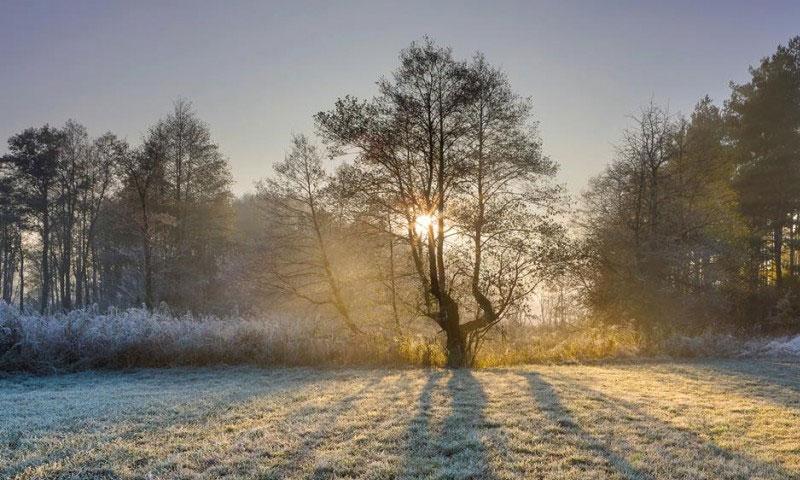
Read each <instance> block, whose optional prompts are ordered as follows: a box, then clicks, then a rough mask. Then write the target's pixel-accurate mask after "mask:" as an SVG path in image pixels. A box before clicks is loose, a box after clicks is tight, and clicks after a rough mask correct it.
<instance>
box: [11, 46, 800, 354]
mask: <svg viewBox="0 0 800 480" xmlns="http://www.w3.org/2000/svg"><path fill="white" fill-rule="evenodd" d="M751 74H752V78H751V80H750V81H749V82H747V83H744V84H742V85H732V93H731V97H730V98H729V99H728V100H727V101H726V102H725V103H724V105H722V106H717V105H715V104H714V103H713V102H712V101H711V100H710V99H708V98H704V99H702V100H701V101H700V102H699V103H698V104H697V106H696V108H695V110H694V111H693V112H692V113H691V115H690V116H689V117H684V116H682V115H675V114H672V113H670V112H669V111H668V110H667V109H666V108H663V107H660V106H658V105H655V104H650V105H648V106H646V107H645V108H643V109H642V110H641V112H640V113H639V114H638V115H636V116H635V117H634V121H633V126H632V127H631V128H630V129H628V130H627V131H626V132H625V134H624V137H623V140H622V141H621V142H620V144H619V148H618V150H617V154H616V157H615V159H614V161H613V162H612V163H611V164H610V165H609V166H608V167H607V168H606V170H605V171H604V172H603V173H602V174H601V175H599V176H598V177H596V178H594V179H593V180H592V181H591V184H590V187H589V189H588V190H587V191H586V193H585V195H584V199H583V200H584V202H583V205H584V209H583V211H582V212H580V214H576V215H572V216H570V215H568V210H567V208H566V206H567V202H566V198H565V195H564V192H563V190H562V189H561V188H560V187H559V185H558V184H557V183H556V182H555V174H556V172H557V169H558V165H557V164H556V163H555V162H554V161H553V160H551V159H550V158H548V157H547V156H546V155H544V153H543V151H542V143H541V140H540V138H539V136H538V134H537V131H536V122H535V121H534V117H533V110H532V107H531V102H530V100H528V99H526V98H524V97H521V96H519V95H517V94H516V93H515V92H514V90H513V88H512V86H511V84H510V82H509V80H508V78H507V76H506V75H505V74H504V72H502V71H501V70H500V69H498V68H496V67H494V66H492V65H491V64H490V63H488V61H487V60H486V59H485V58H484V57H483V56H482V55H480V54H476V55H475V56H473V57H472V58H470V59H465V60H464V59H458V58H455V57H454V56H453V53H452V51H451V50H450V49H448V48H443V47H441V46H438V45H436V44H435V43H434V42H432V41H430V40H429V39H425V40H423V41H421V42H416V43H413V44H411V46H409V47H408V48H407V49H405V50H403V51H402V52H401V54H400V57H399V65H398V67H397V69H396V70H395V71H394V72H393V73H392V75H391V76H389V77H386V78H384V79H382V80H380V81H379V82H378V84H377V85H378V91H377V94H376V95H375V96H374V97H372V98H368V99H357V98H353V97H350V96H344V97H341V98H339V99H338V100H336V101H335V102H333V103H332V105H331V106H330V108H329V109H327V110H324V111H322V112H320V113H318V114H317V115H316V116H315V121H316V127H317V132H316V133H317V134H318V136H319V138H320V139H321V141H322V145H315V144H314V142H313V141H312V140H310V139H309V138H308V137H306V136H304V135H297V136H295V137H294V138H293V140H292V144H291V147H290V149H289V151H288V153H287V155H286V157H285V158H284V159H283V161H280V162H277V163H275V164H274V166H273V167H274V168H273V171H272V172H271V173H270V172H267V171H265V172H264V173H265V175H266V179H265V180H264V181H262V182H260V183H259V184H258V185H257V189H256V192H255V193H254V194H248V195H244V196H242V197H240V198H234V197H233V196H232V195H231V192H230V190H229V185H230V174H229V167H228V164H227V161H226V159H225V158H224V156H223V155H222V154H221V153H220V149H219V148H218V146H217V145H216V144H215V143H214V142H213V139H212V135H211V132H210V130H209V128H208V126H207V125H206V124H205V123H203V122H202V121H201V120H200V119H199V118H198V116H197V115H196V114H195V112H194V111H193V109H192V107H191V105H190V104H189V103H188V102H187V101H184V100H179V101H177V102H175V105H174V108H173V111H172V112H171V113H170V114H169V115H167V116H166V117H165V118H163V119H162V120H159V121H158V122H156V123H155V124H154V125H152V126H151V127H150V128H149V129H147V133H146V134H145V135H144V137H143V138H142V139H141V141H140V142H139V143H138V144H137V145H133V146H132V145H129V144H128V143H127V142H126V141H124V140H122V139H119V138H117V137H116V136H114V135H113V134H111V133H108V134H105V135H102V136H101V137H99V138H96V139H92V138H90V137H89V135H88V134H87V132H86V129H85V128H84V127H82V126H81V125H79V124H78V123H76V122H73V121H70V122H68V123H67V124H66V125H64V126H63V127H60V128H54V127H50V126H44V127H41V128H31V129H27V130H25V131H23V132H21V133H19V134H17V135H14V136H12V137H11V138H10V139H9V142H8V145H9V152H8V153H7V154H6V155H4V156H3V157H2V162H0V209H1V210H0V228H2V237H1V238H0V278H2V298H3V300H4V301H5V302H6V303H15V304H18V305H19V306H20V308H22V309H24V310H26V311H33V310H36V311H39V312H44V313H54V312H63V311H69V310H71V309H75V308H82V307H87V306H93V305H97V306H98V307H99V309H101V310H103V311H105V310H106V309H108V307H129V306H137V307H138V306H142V305H143V306H145V307H146V308H147V309H149V310H163V309H166V308H168V309H169V310H171V311H173V312H188V311H191V312H195V313H216V314H223V315H230V314H234V313H240V314H251V313H253V314H263V313H264V312H270V313H271V314H272V315H275V314H279V313H280V312H286V311H291V312H293V313H295V314H299V315H300V316H302V317H303V318H306V319H308V318H311V319H313V318H320V319H322V320H321V321H319V322H316V323H315V326H314V327H313V328H312V329H311V330H309V332H310V333H309V332H307V333H308V334H309V335H314V336H315V338H334V336H338V338H339V339H341V338H343V337H352V338H360V336H362V335H364V334H368V335H370V337H369V338H370V339H371V340H370V341H371V342H376V341H385V342H386V345H389V344H390V343H391V342H392V341H393V340H392V339H397V338H401V337H403V338H409V336H408V335H409V334H410V335H417V334H422V335H423V336H424V337H427V339H426V340H425V341H423V342H421V343H420V344H421V345H422V344H424V345H429V344H432V343H431V342H430V341H429V340H430V339H434V338H436V340H435V341H436V342H439V343H441V345H442V346H443V348H444V351H445V352H446V355H447V363H448V364H450V365H467V364H472V363H474V362H475V359H476V355H477V353H478V350H479V349H480V347H481V345H483V344H484V343H485V342H486V341H490V340H491V341H494V340H497V339H498V338H503V339H505V338H507V336H506V333H507V332H508V331H509V328H510V327H511V326H515V325H516V326H522V325H523V324H525V325H527V326H526V328H518V329H517V330H515V331H516V332H527V333H525V335H533V333H530V332H531V331H532V330H531V329H530V324H531V323H532V319H533V320H535V319H536V317H537V315H538V317H539V320H540V322H539V323H547V324H548V326H547V328H545V329H544V330H546V329H550V330H547V332H549V333H552V332H553V331H555V330H554V329H553V328H552V327H556V329H558V328H561V327H563V326H565V325H566V326H568V327H569V328H570V329H572V327H574V326H576V324H578V323H584V325H585V324H589V326H590V327H591V329H592V331H597V330H598V327H599V329H601V330H602V329H603V327H604V326H607V325H618V326H622V327H625V328H626V329H628V330H626V331H631V330H630V328H633V329H635V331H636V332H638V333H637V335H638V334H641V336H642V338H646V339H653V340H657V339H658V338H659V337H660V336H668V335H670V334H674V333H700V332H704V331H709V330H713V331H718V330H720V329H722V328H726V329H739V330H741V331H747V332H754V331H758V332H762V333H771V332H778V331H786V330H792V329H793V330H796V329H797V327H798V324H797V320H796V319H797V318H800V267H799V266H798V262H800V252H798V251H799V250H800V238H798V237H799V235H798V228H800V181H799V180H800V37H798V38H795V39H792V40H791V41H790V42H789V44H788V45H787V46H781V47H779V48H778V50H777V51H776V52H775V54H774V55H772V56H770V57H768V58H765V59H764V60H763V61H762V62H761V63H760V65H758V66H757V67H754V68H753V69H752V70H751ZM329 159H333V160H334V161H333V162H331V161H329ZM569 221H571V222H572V224H573V225H574V228H573V229H572V231H571V232H570V229H567V228H566V227H565V223H566V222H569ZM575 292H578V293H579V294H580V295H576V294H575ZM578 301H581V302H582V303H578ZM533 323H535V322H533ZM606 330H607V331H611V330H610V329H606ZM617 330H619V329H617ZM343 332H344V335H343ZM570 332H573V333H574V329H573V330H570ZM549 333H548V334H549ZM561 333H562V334H563V333H564V332H563V331H562V332H561ZM573 333H570V335H572V334H573ZM436 336H438V337H436ZM364 338H366V337H364ZM517 340H519V339H517ZM423 363H424V362H423Z"/></svg>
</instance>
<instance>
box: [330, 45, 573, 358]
mask: <svg viewBox="0 0 800 480" xmlns="http://www.w3.org/2000/svg"><path fill="white" fill-rule="evenodd" d="M378 86H379V90H380V93H379V95H378V96H377V97H375V98H374V99H372V100H368V101H364V100H358V99H355V98H352V97H344V98H342V99H340V100H338V101H337V102H336V104H335V106H334V108H333V109H332V110H330V111H328V112H322V113H320V114H318V115H317V122H318V125H319V129H320V132H321V134H322V135H323V138H324V139H325V140H326V141H327V142H328V144H329V146H330V147H331V148H332V152H333V153H350V154H354V155H355V160H354V161H353V162H352V164H351V165H350V168H349V169H348V172H349V176H350V179H351V181H352V182H353V183H355V184H357V185H358V187H359V189H360V190H361V191H362V194H363V202H365V203H369V204H370V205H371V206H372V207H373V208H371V209H370V211H372V212H373V215H372V216H371V217H369V218H368V219H367V220H368V221H371V222H372V223H373V226H374V227H375V228H379V229H380V228H384V229H385V228H386V226H387V225H399V226H400V227H398V228H396V229H394V230H393V231H391V232H390V233H392V234H394V235H398V236H402V238H404V240H405V242H406V244H407V252H408V254H409V255H410V256H411V258H412V264H413V265H414V269H415V271H416V274H417V278H418V280H419V283H420V287H421V291H422V292H423V293H422V302H421V305H420V309H419V310H420V313H421V314H422V315H423V316H426V317H428V318H430V319H431V320H433V321H434V322H435V323H436V324H437V325H438V326H439V327H440V328H441V330H442V331H443V332H444V333H445V336H446V341H445V344H446V348H447V353H448V363H449V364H450V365H451V366H462V365H467V364H469V363H471V362H472V361H473V360H474V354H475V352H476V351H477V348H478V347H479V345H480V341H481V339H482V338H483V336H484V335H485V334H486V332H488V331H489V330H490V329H491V328H492V327H493V326H495V325H497V323H498V322H499V321H500V320H501V319H502V318H503V315H504V314H505V313H506V312H508V311H510V310H512V309H513V308H522V307H523V305H522V304H523V303H524V296H525V295H524V293H526V292H528V291H529V290H530V289H531V288H532V286H533V285H535V284H536V282H537V281H538V280H539V279H541V277H542V273H543V271H542V268H543V267H544V266H545V265H552V262H545V261H544V258H545V257H546V256H550V255H552V254H553V252H554V251H556V249H554V248H552V240H553V239H554V238H556V237H557V235H556V233H557V231H558V228H557V227H556V225H555V223H554V222H553V221H552V217H551V214H552V213H553V212H552V210H553V207H554V206H555V205H556V204H557V200H558V199H557V189H555V188H552V187H551V186H550V185H549V182H548V180H549V178H550V177H551V176H552V175H553V174H554V172H555V165H554V164H553V163H552V162H551V161H550V160H548V159H547V158H546V157H544V156H543V155H542V153H541V149H540V145H539V141H538V138H537V136H536V134H535V131H534V129H533V126H534V125H533V124H532V122H531V115H530V105H529V103H528V101H527V100H525V99H522V98H519V97H517V96H516V95H514V94H513V93H512V91H511V89H510V85H509V83H508V80H507V78H506V77H505V75H503V74H502V72H500V71H498V70H497V69H494V68H492V67H490V66H489V65H488V64H487V63H486V61H485V60H484V59H483V57H481V56H477V57H476V58H475V60H474V61H473V62H472V63H468V62H464V61H459V60H456V59H454V58H453V55H452V52H451V51H450V49H447V48H441V47H438V46H436V45H435V44H434V43H433V42H431V41H430V40H427V39H426V40H424V41H422V42H420V43H414V44H412V45H411V46H410V47H409V48H407V49H406V50H404V51H403V52H402V53H401V55H400V67H399V68H398V69H397V70H396V71H395V72H394V74H393V75H392V77H391V78H389V79H384V80H381V81H380V82H379V84H378ZM374 212H377V214H376V213H374ZM387 217H388V218H389V219H390V221H387Z"/></svg>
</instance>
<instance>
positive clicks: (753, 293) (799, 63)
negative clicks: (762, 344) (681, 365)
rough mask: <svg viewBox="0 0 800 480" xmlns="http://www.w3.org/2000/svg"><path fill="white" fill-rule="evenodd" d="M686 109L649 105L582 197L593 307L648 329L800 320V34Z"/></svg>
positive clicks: (756, 327) (768, 325) (757, 327)
mask: <svg viewBox="0 0 800 480" xmlns="http://www.w3.org/2000/svg"><path fill="white" fill-rule="evenodd" d="M750 74H751V79H750V81H749V82H746V83H743V84H731V90H732V91H731V96H730V98H729V99H727V100H726V101H725V102H724V105H723V106H721V107H720V106H717V105H714V104H713V102H712V101H711V100H710V99H709V98H708V97H706V98H703V99H702V100H700V102H698V104H697V106H696V107H695V109H694V111H693V112H692V114H691V116H690V117H688V118H687V117H684V116H682V115H672V114H670V112H669V111H668V110H667V109H666V108H663V107H660V106H657V105H654V104H651V105H649V106H647V107H646V108H644V109H643V110H642V111H641V112H640V113H639V115H637V116H635V117H634V122H633V126H632V127H631V128H630V129H629V130H627V131H626V132H625V134H624V137H623V140H622V142H621V143H620V145H619V147H618V151H617V155H616V158H615V160H614V161H613V162H612V163H611V164H610V165H609V166H608V168H606V170H605V171H604V172H603V173H602V174H601V175H599V176H598V177H596V178H594V179H593V180H592V182H591V185H590V188H589V189H588V191H587V192H586V194H585V196H584V200H585V212H584V213H585V215H584V217H583V218H584V222H583V227H584V233H585V244H584V247H585V249H584V251H583V256H582V264H581V265H582V270H579V271H581V272H582V273H581V275H580V276H581V277H582V279H583V283H584V286H585V289H584V292H585V293H586V299H587V301H588V304H589V306H590V307H592V311H593V312H594V313H595V314H596V316H597V318H600V319H601V320H602V321H603V322H606V323H616V324H628V323H631V322H632V323H633V324H634V325H635V326H636V327H637V328H638V329H640V330H641V331H643V332H646V333H649V334H651V335H650V336H657V335H659V334H670V333H676V332H681V333H690V332H695V333H697V332H699V331H703V330H708V329H709V328H722V327H729V328H735V329H740V330H745V331H748V332H754V331H756V332H762V333H768V332H779V331H786V330H796V329H797V328H798V327H799V326H800V324H799V323H798V318H800V268H798V261H799V260H800V259H799V258H798V253H799V252H800V236H799V235H798V228H799V227H800V215H799V214H800V37H796V38H793V39H792V40H791V41H789V43H788V45H786V46H779V47H778V49H777V51H776V52H775V53H774V54H773V55H771V56H770V57H768V58H764V59H763V60H762V61H761V62H760V64H759V65H758V66H756V67H752V68H751V69H750Z"/></svg>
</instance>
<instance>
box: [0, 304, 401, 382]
mask: <svg viewBox="0 0 800 480" xmlns="http://www.w3.org/2000/svg"><path fill="white" fill-rule="evenodd" d="M319 330H320V328H319V325H317V324H316V323H315V322H313V321H311V320H306V321H304V320H297V319H288V318H278V317H275V318H268V319H263V320H248V319H243V318H217V317H211V316H192V315H182V316H172V315H170V314H169V313H168V312H166V311H156V312H148V311H146V310H144V309H137V308H132V309H127V310H111V311H109V312H108V313H102V314H101V313H98V312H97V311H96V310H94V309H86V310H76V311H73V312H70V313H67V314H55V315H45V316H42V315H38V314H21V313H20V312H19V311H18V310H17V309H15V308H13V307H10V306H8V305H6V304H4V303H2V302H0V370H5V371H14V370H31V371H49V370H62V369H84V368H131V367H162V366H178V365H212V364H257V365H272V364H283V365H313V364H345V363H379V364H385V363H396V362H398V361H399V359H398V357H397V355H399V351H398V349H396V348H394V349H393V348H387V346H386V343H387V342H380V341H364V340H361V341H359V342H353V341H352V340H351V339H350V338H349V337H348V336H342V337H338V336H336V335H334V334H330V332H329V333H328V334H326V335H324V336H319V335H318V332H319Z"/></svg>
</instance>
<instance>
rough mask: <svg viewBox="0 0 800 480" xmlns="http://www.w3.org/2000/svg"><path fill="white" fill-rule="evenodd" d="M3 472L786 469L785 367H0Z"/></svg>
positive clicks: (792, 447)
mask: <svg viewBox="0 0 800 480" xmlns="http://www.w3.org/2000/svg"><path fill="white" fill-rule="evenodd" d="M0 411H2V412H4V414H3V415H2V416H1V417H0V460H1V461H0V477H2V478H6V477H10V478H51V477H59V476H61V477H67V478H76V477H81V476H82V477H83V478H97V477H100V478H103V477H105V478H117V477H121V478H146V477H148V476H152V477H154V478H219V477H229V478H308V477H312V478H395V477H397V478H509V479H511V478H525V477H527V478H569V477H573V478H643V479H644V478H796V477H800V443H798V435H797V433H798V432H797V428H798V426H799V425H800V367H798V366H797V365H792V364H775V363H768V362H758V363H747V362H740V361H726V362H721V361H720V362H703V363H692V364H651V365H643V366H553V367H524V368H509V369H488V370H480V371H468V370H459V371H455V372H453V371H446V370H437V369H433V370H391V369H389V370H386V369H364V370H330V371H325V370H317V369H270V370H260V369H254V368H235V369H233V368H218V369H172V370H142V371H136V372H130V373H81V374H72V375H64V376H57V377H29V376H13V377H8V378H6V379H4V380H0Z"/></svg>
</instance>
